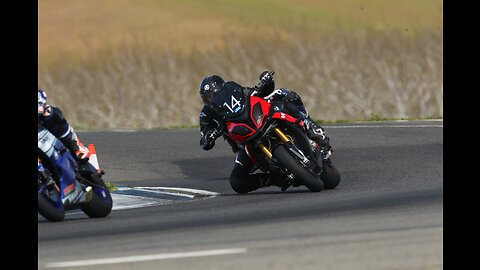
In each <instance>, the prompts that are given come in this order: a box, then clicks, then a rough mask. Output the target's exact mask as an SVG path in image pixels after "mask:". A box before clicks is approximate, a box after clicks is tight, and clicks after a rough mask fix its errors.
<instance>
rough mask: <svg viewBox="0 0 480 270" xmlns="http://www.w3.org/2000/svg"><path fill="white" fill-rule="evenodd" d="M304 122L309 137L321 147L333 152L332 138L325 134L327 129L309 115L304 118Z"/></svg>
mask: <svg viewBox="0 0 480 270" xmlns="http://www.w3.org/2000/svg"><path fill="white" fill-rule="evenodd" d="M303 124H304V128H305V130H306V131H307V137H308V138H309V139H311V140H313V141H314V142H316V143H317V144H318V145H319V146H320V148H323V149H325V150H331V151H332V152H333V149H332V147H331V146H330V138H328V137H327V136H326V135H325V130H324V129H323V128H322V127H320V126H319V125H317V124H316V123H315V122H314V121H313V120H312V119H311V118H310V116H308V115H307V116H305V118H304V119H303Z"/></svg>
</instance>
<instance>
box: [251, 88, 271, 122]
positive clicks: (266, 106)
mask: <svg viewBox="0 0 480 270" xmlns="http://www.w3.org/2000/svg"><path fill="white" fill-rule="evenodd" d="M257 103H260V106H261V108H262V120H260V123H259V124H258V125H257V123H256V122H255V119H253V107H254V106H255V105H256V104H257ZM269 111H270V103H268V101H266V100H265V99H263V98H259V97H256V96H252V97H250V118H251V119H252V122H253V124H254V125H255V126H257V128H260V127H261V126H262V124H263V120H264V119H265V115H266V114H268V112H269Z"/></svg>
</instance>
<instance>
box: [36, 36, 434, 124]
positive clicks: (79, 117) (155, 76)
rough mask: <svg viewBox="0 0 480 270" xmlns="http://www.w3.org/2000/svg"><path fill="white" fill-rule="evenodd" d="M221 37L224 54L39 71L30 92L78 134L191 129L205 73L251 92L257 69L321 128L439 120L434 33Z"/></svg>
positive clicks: (133, 56) (121, 53)
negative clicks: (327, 123)
mask: <svg viewBox="0 0 480 270" xmlns="http://www.w3.org/2000/svg"><path fill="white" fill-rule="evenodd" d="M280 36H281V35H279V37H278V38H270V39H264V40H261V42H259V41H258V40H247V39H240V38H236V36H235V35H226V36H225V39H224V43H225V46H224V49H223V50H220V51H216V50H213V48H212V50H207V51H200V50H195V49H192V51H191V53H185V54H174V53H172V51H169V50H168V48H167V49H164V50H158V48H157V47H155V46H152V45H151V44H149V43H144V42H141V41H138V42H137V43H136V45H135V46H132V45H125V46H119V47H115V48H111V49H108V50H92V51H90V53H89V54H88V56H89V57H88V58H86V59H84V60H82V61H77V62H76V63H75V65H73V64H72V65H69V64H68V63H63V64H62V65H57V66H55V65H52V66H51V67H39V74H38V75H39V87H42V88H45V89H47V91H48V94H49V96H51V102H52V103H53V104H55V105H58V106H60V107H62V108H65V109H64V110H65V114H66V115H67V117H68V118H70V119H71V120H72V121H73V123H76V125H77V126H79V127H81V128H92V129H97V128H157V127H169V126H191V125H196V124H198V112H199V110H200V109H201V102H200V99H199V97H198V93H197V87H198V84H199V82H200V81H201V79H202V78H203V77H204V76H206V75H208V74H213V73H216V74H219V75H221V76H223V77H224V78H225V79H227V80H235V81H237V82H239V83H240V84H242V85H249V86H251V85H254V84H255V83H256V82H257V78H258V75H259V74H260V72H261V71H263V70H265V69H272V70H274V71H275V72H276V78H277V79H276V83H277V87H284V88H287V89H292V90H295V91H297V92H298V93H299V94H300V95H301V96H302V98H303V100H304V103H305V104H306V107H307V110H309V111H310V113H311V114H312V116H313V117H314V118H316V119H321V120H336V119H362V118H363V119H365V118H368V117H370V116H371V115H373V114H377V115H381V116H383V117H394V118H404V117H432V116H442V115H443V73H442V72H443V71H442V64H443V59H442V51H443V47H442V46H443V45H442V32H441V31H426V32H424V33H421V34H419V35H415V36H414V37H411V36H409V35H408V34H406V33H404V32H403V31H386V32H385V31H373V30H372V31H364V32H362V33H358V32H356V33H350V32H338V33H337V35H330V36H328V37H323V38H318V39H309V40H302V39H301V38H299V37H295V36H291V38H290V39H286V38H281V37H280Z"/></svg>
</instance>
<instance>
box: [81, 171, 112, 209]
mask: <svg viewBox="0 0 480 270" xmlns="http://www.w3.org/2000/svg"><path fill="white" fill-rule="evenodd" d="M91 178H92V180H93V181H94V185H93V186H92V189H93V190H92V192H93V194H92V199H91V200H90V201H89V202H86V203H83V204H82V205H81V206H80V209H82V211H83V212H84V213H85V214H86V215H87V216H89V217H91V218H102V217H106V216H108V214H110V212H111V211H112V206H113V201H112V195H111V194H110V191H109V190H108V188H107V187H106V185H105V183H104V182H103V180H102V178H100V177H99V176H96V175H92V176H91Z"/></svg>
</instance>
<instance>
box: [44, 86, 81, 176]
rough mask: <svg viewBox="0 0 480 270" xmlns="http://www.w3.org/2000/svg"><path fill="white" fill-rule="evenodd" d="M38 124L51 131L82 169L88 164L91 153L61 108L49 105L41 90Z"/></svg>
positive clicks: (45, 95)
mask: <svg viewBox="0 0 480 270" xmlns="http://www.w3.org/2000/svg"><path fill="white" fill-rule="evenodd" d="M38 124H39V125H41V126H43V127H45V128H46V129H47V130H48V131H50V132H51V133H52V134H53V135H54V136H55V137H56V138H58V139H59V140H60V141H61V142H62V143H63V144H64V145H65V147H67V149H68V150H70V152H71V153H72V154H73V156H74V157H75V159H76V161H77V162H78V164H79V165H80V167H82V166H83V165H85V164H87V162H88V157H87V156H88V154H89V152H90V151H89V150H88V148H87V147H85V146H84V145H83V144H82V142H81V141H80V139H79V138H78V136H77V134H76V132H75V130H74V129H73V127H72V126H71V125H70V124H69V123H68V122H67V120H66V119H65V117H64V116H63V113H62V111H61V110H60V108H58V107H54V106H51V105H49V104H47V94H46V93H45V91H43V90H41V89H38Z"/></svg>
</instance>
